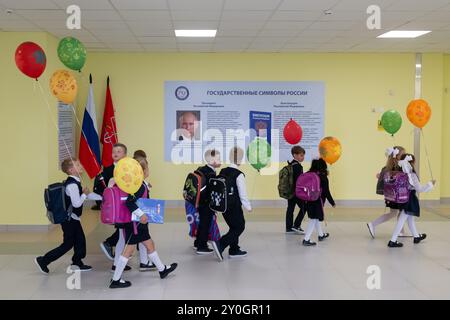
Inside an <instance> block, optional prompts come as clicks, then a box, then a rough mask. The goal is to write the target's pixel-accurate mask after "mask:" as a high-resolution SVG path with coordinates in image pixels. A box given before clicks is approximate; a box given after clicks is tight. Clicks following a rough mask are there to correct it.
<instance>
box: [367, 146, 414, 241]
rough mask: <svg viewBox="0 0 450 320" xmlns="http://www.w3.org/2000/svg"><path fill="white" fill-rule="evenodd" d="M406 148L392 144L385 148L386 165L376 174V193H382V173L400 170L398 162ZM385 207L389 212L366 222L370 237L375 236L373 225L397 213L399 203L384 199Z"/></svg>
mask: <svg viewBox="0 0 450 320" xmlns="http://www.w3.org/2000/svg"><path fill="white" fill-rule="evenodd" d="M405 152H406V150H405V148H403V147H401V146H394V147H393V148H388V149H387V150H386V156H387V162H386V166H384V167H383V168H382V169H381V171H380V173H379V174H377V178H378V183H377V194H380V195H382V194H384V193H383V186H384V180H383V179H384V174H385V173H386V172H391V171H401V168H400V166H399V165H398V162H399V161H400V159H401V157H402V156H403V155H404V154H405ZM385 204H386V207H388V208H389V213H385V214H383V215H381V216H380V217H378V218H376V219H375V220H373V221H372V222H369V223H367V228H368V229H369V233H370V235H371V236H372V238H375V227H376V226H378V225H379V224H382V223H384V222H386V221H388V220H390V219H392V218H393V217H395V216H398V215H399V208H400V205H399V204H397V203H393V202H388V201H385ZM401 234H402V235H403V234H404V231H403V230H402V232H401Z"/></svg>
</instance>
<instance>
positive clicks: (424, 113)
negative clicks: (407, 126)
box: [406, 99, 431, 128]
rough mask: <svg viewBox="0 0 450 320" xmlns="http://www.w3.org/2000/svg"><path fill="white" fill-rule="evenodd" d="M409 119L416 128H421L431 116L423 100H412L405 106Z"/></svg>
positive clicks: (429, 109)
mask: <svg viewBox="0 0 450 320" xmlns="http://www.w3.org/2000/svg"><path fill="white" fill-rule="evenodd" d="M406 115H407V116H408V119H409V121H411V123H412V124H413V125H415V126H416V127H418V128H423V127H424V126H425V125H426V124H427V123H428V121H429V120H430V118H431V108H430V106H429V105H428V103H427V102H426V101H425V100H422V99H417V100H412V101H411V102H410V103H409V104H408V108H406Z"/></svg>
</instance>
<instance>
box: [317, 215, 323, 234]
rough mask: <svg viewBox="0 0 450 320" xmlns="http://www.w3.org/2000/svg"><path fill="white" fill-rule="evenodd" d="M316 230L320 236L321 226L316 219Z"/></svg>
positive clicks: (321, 232)
mask: <svg viewBox="0 0 450 320" xmlns="http://www.w3.org/2000/svg"><path fill="white" fill-rule="evenodd" d="M316 230H317V234H318V235H319V236H321V237H322V236H323V231H322V226H321V225H320V221H319V220H318V219H317V220H316Z"/></svg>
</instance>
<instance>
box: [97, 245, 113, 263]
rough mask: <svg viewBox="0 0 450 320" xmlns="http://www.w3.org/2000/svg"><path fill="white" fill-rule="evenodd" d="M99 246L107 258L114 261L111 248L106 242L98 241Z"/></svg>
mask: <svg viewBox="0 0 450 320" xmlns="http://www.w3.org/2000/svg"><path fill="white" fill-rule="evenodd" d="M100 248H101V249H102V251H103V253H104V254H105V256H106V257H107V258H108V259H109V260H111V261H114V253H113V249H112V247H111V246H110V245H109V243H108V242H106V241H104V242H102V243H100Z"/></svg>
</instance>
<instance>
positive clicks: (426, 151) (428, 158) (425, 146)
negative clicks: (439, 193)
mask: <svg viewBox="0 0 450 320" xmlns="http://www.w3.org/2000/svg"><path fill="white" fill-rule="evenodd" d="M420 132H421V133H422V138H423V146H424V149H425V155H426V157H427V162H428V169H429V170H430V175H431V180H434V178H433V171H432V170H431V164H430V157H429V156H428V150H427V144H426V143H425V135H424V134H423V130H422V128H420Z"/></svg>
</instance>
